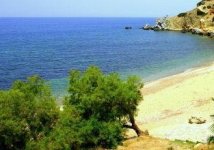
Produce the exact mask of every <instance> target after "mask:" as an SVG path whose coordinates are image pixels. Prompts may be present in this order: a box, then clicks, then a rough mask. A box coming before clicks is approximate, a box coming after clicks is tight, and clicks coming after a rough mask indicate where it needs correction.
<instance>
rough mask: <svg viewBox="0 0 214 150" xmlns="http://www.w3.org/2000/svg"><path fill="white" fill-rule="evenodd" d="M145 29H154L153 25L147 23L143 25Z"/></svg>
mask: <svg viewBox="0 0 214 150" xmlns="http://www.w3.org/2000/svg"><path fill="white" fill-rule="evenodd" d="M143 30H153V27H152V26H150V25H148V24H147V25H145V26H144V27H143Z"/></svg>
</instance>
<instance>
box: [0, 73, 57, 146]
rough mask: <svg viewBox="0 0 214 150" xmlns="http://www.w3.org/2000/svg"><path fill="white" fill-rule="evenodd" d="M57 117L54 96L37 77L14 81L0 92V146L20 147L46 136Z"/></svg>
mask: <svg viewBox="0 0 214 150" xmlns="http://www.w3.org/2000/svg"><path fill="white" fill-rule="evenodd" d="M57 118H58V109H57V106H56V104H55V100H54V99H53V98H52V97H51V93H50V90H49V88H48V87H47V86H46V85H45V83H44V81H43V80H42V79H41V78H40V77H38V76H33V77H30V78H28V79H27V81H25V82H23V81H16V82H15V83H14V84H13V86H12V88H11V89H10V90H8V91H1V92H0V149H23V148H24V147H25V146H26V144H27V142H30V141H37V140H39V139H41V138H42V137H44V136H46V135H47V133H49V132H50V131H51V130H52V128H53V127H54V125H55V122H56V121H57Z"/></svg>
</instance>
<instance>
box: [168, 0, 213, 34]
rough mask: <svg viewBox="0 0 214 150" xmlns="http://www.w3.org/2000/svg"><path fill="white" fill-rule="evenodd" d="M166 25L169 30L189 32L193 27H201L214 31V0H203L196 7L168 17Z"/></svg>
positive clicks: (204, 29)
mask: <svg viewBox="0 0 214 150" xmlns="http://www.w3.org/2000/svg"><path fill="white" fill-rule="evenodd" d="M166 25H167V28H168V29H169V30H180V31H183V32H186V31H187V32H188V31H190V30H191V29H197V30H198V29H200V30H203V31H206V32H213V31H214V0H202V1H201V2H199V3H198V4H197V5H196V8H195V9H193V10H191V11H188V12H183V13H180V14H178V15H177V16H174V17H170V18H168V19H167V22H166ZM194 32H195V31H194Z"/></svg>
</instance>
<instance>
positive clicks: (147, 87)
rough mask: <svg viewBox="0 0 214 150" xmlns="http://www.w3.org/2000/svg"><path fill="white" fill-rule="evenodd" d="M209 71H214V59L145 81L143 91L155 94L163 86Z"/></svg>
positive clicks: (147, 93) (145, 93) (146, 93)
mask: <svg viewBox="0 0 214 150" xmlns="http://www.w3.org/2000/svg"><path fill="white" fill-rule="evenodd" d="M207 71H214V61H213V62H209V63H204V64H201V65H199V66H196V67H193V68H189V69H186V70H184V71H182V72H179V73H175V74H172V75H168V76H165V77H162V78H159V79H156V80H152V81H148V82H145V84H144V87H143V88H142V89H141V92H142V93H143V95H149V94H154V92H157V91H159V90H161V87H162V88H163V89H164V88H167V87H169V86H172V85H174V84H177V83H179V81H184V80H186V79H189V78H191V77H194V76H197V75H200V74H201V73H204V72H207ZM170 81H171V83H168V84H167V83H164V82H170ZM161 84H162V85H161ZM155 86H158V88H157V87H156V88H155ZM160 86H161V87H160Z"/></svg>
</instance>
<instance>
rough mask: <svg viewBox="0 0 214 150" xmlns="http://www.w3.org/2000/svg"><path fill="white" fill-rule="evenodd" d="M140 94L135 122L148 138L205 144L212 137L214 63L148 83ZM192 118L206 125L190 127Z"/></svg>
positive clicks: (192, 125)
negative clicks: (145, 132)
mask: <svg viewBox="0 0 214 150" xmlns="http://www.w3.org/2000/svg"><path fill="white" fill-rule="evenodd" d="M142 93H143V94H144V101H143V102H141V104H140V105H139V107H138V109H139V111H138V115H137V118H136V120H137V123H138V124H139V125H140V127H141V128H142V129H147V130H148V131H149V133H150V135H151V136H153V137H159V138H164V139H165V138H166V139H170V140H174V139H180V140H190V141H194V142H196V141H200V142H206V140H207V138H208V137H209V136H210V135H211V132H210V130H209V127H210V125H211V124H212V123H213V121H212V119H211V117H210V115H212V114H214V101H213V100H212V98H213V97H214V64H209V65H207V66H204V67H199V68H195V69H191V70H188V71H186V72H183V73H180V74H177V75H173V76H170V77H166V78H163V79H160V80H157V81H154V82H150V83H147V84H146V85H145V87H144V88H143V89H142ZM191 117H201V118H203V119H205V120H206V123H204V124H189V123H188V120H189V118H191ZM132 134H133V135H134V133H130V135H132Z"/></svg>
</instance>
